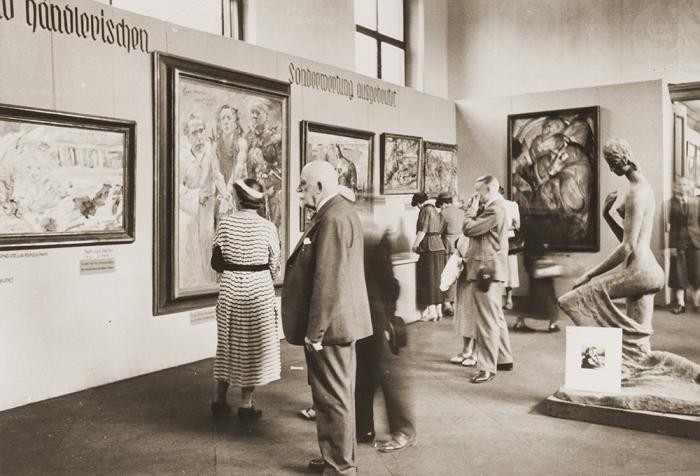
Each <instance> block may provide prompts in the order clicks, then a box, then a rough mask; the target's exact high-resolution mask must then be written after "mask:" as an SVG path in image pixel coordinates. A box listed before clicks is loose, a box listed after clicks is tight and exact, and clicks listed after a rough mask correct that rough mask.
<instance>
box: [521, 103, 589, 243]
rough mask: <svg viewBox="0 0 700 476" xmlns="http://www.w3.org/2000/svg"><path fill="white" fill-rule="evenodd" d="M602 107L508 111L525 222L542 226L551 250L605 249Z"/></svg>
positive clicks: (538, 227) (532, 225)
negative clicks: (601, 191)
mask: <svg viewBox="0 0 700 476" xmlns="http://www.w3.org/2000/svg"><path fill="white" fill-rule="evenodd" d="M598 109H599V108H598V107H597V106H593V107H583V108H576V109H562V110H557V111H543V112H532V113H527V114H516V115H511V116H508V177H509V180H510V194H511V198H512V200H514V201H516V202H517V203H518V205H519V207H520V215H521V218H522V221H523V223H529V224H530V225H531V228H532V229H533V230H540V231H542V233H543V234H542V233H538V240H540V241H541V242H542V247H543V249H545V250H554V251H598V250H599V248H600V244H599V231H598V222H599V220H598V144H599V129H598V124H599V122H598V114H599V111H598ZM523 231H524V232H526V231H527V230H526V229H525V227H524V228H523ZM540 235H541V236H540ZM526 239H527V237H526Z"/></svg>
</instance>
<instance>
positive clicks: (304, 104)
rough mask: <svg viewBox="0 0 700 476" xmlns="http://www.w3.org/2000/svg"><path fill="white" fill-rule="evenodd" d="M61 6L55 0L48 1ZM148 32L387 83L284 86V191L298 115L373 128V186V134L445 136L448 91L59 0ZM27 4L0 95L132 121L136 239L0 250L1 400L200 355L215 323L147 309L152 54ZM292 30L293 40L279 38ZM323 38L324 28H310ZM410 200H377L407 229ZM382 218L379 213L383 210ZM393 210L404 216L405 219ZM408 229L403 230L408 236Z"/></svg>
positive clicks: (40, 395) (172, 45) (243, 66)
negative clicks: (64, 24)
mask: <svg viewBox="0 0 700 476" xmlns="http://www.w3.org/2000/svg"><path fill="white" fill-rule="evenodd" d="M55 3H56V4H59V2H55ZM60 5H61V6H65V5H69V6H70V7H71V8H77V9H78V10H79V11H80V12H86V13H88V14H94V15H98V16H99V15H101V11H102V12H103V13H104V15H105V17H107V18H114V19H117V20H121V19H122V18H123V19H124V20H125V21H126V23H128V24H130V25H132V26H136V27H138V28H143V29H145V30H146V31H147V32H148V40H149V45H148V46H149V50H150V51H155V50H158V51H162V52H167V53H169V54H172V55H178V56H182V57H186V58H191V59H196V60H198V61H201V62H206V63H211V64H215V65H218V66H222V67H225V68H231V69H235V70H240V71H244V72H248V73H253V74H256V75H260V76H264V77H268V78H274V79H278V80H281V81H289V66H290V63H293V64H294V65H296V66H299V67H301V68H309V69H311V70H315V71H320V72H327V73H329V74H333V75H335V74H338V75H340V76H343V77H345V78H348V79H351V80H353V82H354V83H357V82H362V83H368V84H371V85H377V86H382V87H385V88H387V87H388V88H393V89H396V90H397V92H398V95H397V97H398V103H397V104H398V106H397V107H392V106H387V105H382V104H377V103H375V104H370V103H369V102H368V101H365V100H361V99H358V98H354V99H352V100H349V99H348V98H347V97H344V96H340V95H334V94H329V93H327V92H323V91H320V90H318V89H313V88H308V87H303V86H300V85H297V84H293V85H292V86H291V98H290V111H291V118H290V122H289V132H290V149H289V152H290V166H289V170H290V178H289V190H292V191H293V190H295V189H296V187H297V184H298V179H299V168H300V153H299V150H300V144H299V122H300V121H301V120H310V121H315V122H321V123H327V124H333V125H338V126H344V127H350V128H355V129H362V130H369V131H374V132H375V133H376V134H377V136H376V137H375V147H374V177H375V179H374V186H375V192H378V190H379V187H378V178H379V134H380V133H382V132H392V133H401V134H408V135H415V136H421V137H423V138H425V139H427V140H431V141H436V142H445V143H455V141H456V130H455V124H456V120H455V105H454V103H453V102H451V101H447V100H445V99H441V98H438V97H434V96H430V95H427V94H423V93H420V92H416V91H414V90H410V89H405V88H399V87H396V86H393V85H390V84H387V83H382V82H381V81H377V80H373V79H370V78H365V77H362V76H359V75H356V74H354V73H352V72H350V71H346V70H341V69H338V68H336V67H332V66H328V65H324V64H320V63H316V62H313V61H310V60H307V59H303V58H300V57H294V56H289V55H287V54H283V53H279V52H275V51H272V50H268V49H264V48H261V47H257V46H251V45H249V44H246V43H242V42H238V41H233V40H230V39H226V38H222V37H218V36H214V35H209V34H205V33H200V32H196V31H192V30H188V29H185V28H182V27H179V26H176V25H171V24H166V23H164V22H160V21H157V20H154V19H149V18H145V17H141V16H138V15H133V14H130V13H128V12H124V11H120V10H116V9H112V8H110V7H108V6H105V5H102V4H99V3H95V2H90V1H87V0H71V1H70V2H61V3H60ZM23 10H24V9H23V8H22V9H20V8H16V9H15V16H14V18H12V19H10V20H7V19H4V18H2V19H0V44H2V45H6V48H4V53H3V55H2V57H1V58H0V103H4V104H12V105H20V106H25V107H36V108H44V109H52V110H53V109H55V110H60V111H66V112H72V113H79V114H89V115H97V116H106V117H115V118H121V119H128V120H134V121H136V123H137V136H136V141H137V150H136V190H135V192H136V240H135V242H133V243H131V244H127V245H106V246H92V247H66V248H53V249H43V250H36V251H34V252H31V253H26V254H24V253H11V252H0V315H1V316H2V319H0V348H1V349H3V351H2V354H3V357H2V359H0V376H1V377H2V381H3V392H0V410H3V409H8V408H12V407H15V406H19V405H23V404H27V403H31V402H35V401H38V400H42V399H46V398H50V397H53V396H57V395H63V394H66V393H69V392H73V391H77V390H81V389H85V388H88V387H93V386H96V385H100V384H104V383H108V382H113V381H116V380H120V379H124V378H128V377H133V376H136V375H141V374H144V373H148V372H152V371H156V370H160V369H163V368H167V367H172V366H176V365H180V364H184V363H188V362H192V361H196V360H199V359H203V358H208V357H212V356H213V354H214V350H215V339H216V333H215V324H214V322H213V320H211V318H206V319H201V320H198V319H199V317H198V316H199V315H198V314H195V313H190V312H185V313H179V314H172V315H167V316H159V317H154V316H153V315H152V266H153V221H154V216H153V211H152V210H153V194H154V190H153V178H154V164H153V142H154V139H153V109H152V103H153V98H152V73H151V68H152V65H151V56H150V55H149V54H146V53H143V52H140V51H131V52H127V51H126V49H124V48H121V47H118V46H117V45H110V44H106V43H104V42H103V41H99V38H98V39H97V40H93V39H92V38H82V37H79V36H76V35H75V34H73V35H70V34H65V33H60V32H56V33H52V32H50V31H47V30H46V29H45V28H42V27H41V26H40V25H39V26H37V28H36V30H35V31H33V28H32V25H29V24H28V23H27V21H26V19H25V12H24V11H23ZM291 38H292V37H290V41H292V40H291ZM318 41H323V38H318ZM408 202H410V196H391V197H387V198H386V201H385V202H384V203H379V205H378V207H377V209H378V212H379V214H380V215H381V216H382V217H385V218H384V222H385V223H384V224H385V225H386V226H387V227H391V228H393V229H395V230H399V229H404V230H406V232H407V233H408V232H411V227H412V226H413V223H414V222H413V223H411V220H413V218H412V215H411V212H410V211H408V210H407V209H406V204H407V203H408ZM387 217H388V218H387ZM404 217H411V218H408V219H406V220H405V219H403V218H404ZM289 223H290V235H291V236H290V242H291V244H292V245H293V244H294V243H295V241H296V239H297V238H298V237H299V236H300V232H299V229H298V223H299V216H298V202H297V198H296V194H295V193H290V218H289ZM409 238H410V237H409ZM100 256H102V257H110V258H113V259H114V263H115V268H114V271H113V272H110V273H102V274H90V275H84V274H81V273H80V271H79V262H80V260H83V259H86V258H92V257H100Z"/></svg>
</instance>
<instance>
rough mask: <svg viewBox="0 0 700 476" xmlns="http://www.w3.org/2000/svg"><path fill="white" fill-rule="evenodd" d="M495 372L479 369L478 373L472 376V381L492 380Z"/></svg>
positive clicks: (483, 381)
mask: <svg viewBox="0 0 700 476" xmlns="http://www.w3.org/2000/svg"><path fill="white" fill-rule="evenodd" d="M494 377H496V374H495V373H493V372H487V371H486V370H480V371H479V373H478V374H476V375H475V376H473V377H472V379H471V382H472V383H486V382H488V381H489V380H493V379H494Z"/></svg>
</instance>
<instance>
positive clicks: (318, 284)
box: [282, 161, 372, 474]
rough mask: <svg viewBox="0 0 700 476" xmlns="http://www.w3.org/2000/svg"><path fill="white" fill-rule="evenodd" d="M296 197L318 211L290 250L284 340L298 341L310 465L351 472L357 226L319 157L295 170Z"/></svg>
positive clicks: (365, 319)
mask: <svg viewBox="0 0 700 476" xmlns="http://www.w3.org/2000/svg"><path fill="white" fill-rule="evenodd" d="M297 192H298V193H299V194H300V196H299V198H300V200H301V203H302V204H303V205H304V206H305V207H308V208H312V209H314V210H316V213H315V215H314V217H313V218H312V219H311V222H310V223H309V225H308V227H307V229H306V231H305V232H304V234H303V235H302V237H301V239H300V240H299V243H298V244H297V246H296V248H295V249H294V251H293V252H292V253H291V255H290V256H289V260H288V262H287V270H286V274H285V278H284V285H283V288H282V323H283V327H284V334H285V337H286V339H287V341H288V342H289V343H290V344H294V345H304V348H305V354H306V362H307V365H308V368H309V384H310V385H311V395H312V397H313V402H314V406H315V408H316V430H317V434H318V444H319V447H320V449H321V456H322V457H323V458H322V459H315V460H311V462H309V467H310V468H311V469H314V470H318V471H323V473H324V474H352V473H355V472H356V471H357V465H356V463H355V451H356V446H357V443H356V440H355V398H354V392H355V372H356V357H355V341H356V340H358V339H362V338H364V337H367V336H369V335H372V322H371V320H370V311H369V301H368V298H367V287H366V285H365V272H364V250H363V232H362V225H361V223H360V219H359V217H358V216H357V213H356V212H355V210H354V208H353V205H352V203H350V202H349V201H347V200H345V199H344V198H342V197H341V196H340V195H338V174H337V172H336V171H335V169H334V168H333V166H332V165H331V164H330V163H328V162H325V161H314V162H311V163H309V164H307V165H306V166H305V167H304V169H303V170H302V172H301V178H300V182H299V188H298V189H297Z"/></svg>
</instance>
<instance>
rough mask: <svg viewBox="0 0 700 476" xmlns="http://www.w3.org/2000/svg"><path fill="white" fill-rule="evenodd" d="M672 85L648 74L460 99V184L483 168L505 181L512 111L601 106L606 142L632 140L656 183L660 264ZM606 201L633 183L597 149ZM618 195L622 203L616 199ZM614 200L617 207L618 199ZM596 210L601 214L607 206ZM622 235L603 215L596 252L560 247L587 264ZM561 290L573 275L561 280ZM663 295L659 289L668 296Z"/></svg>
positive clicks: (469, 185) (467, 185)
mask: <svg viewBox="0 0 700 476" xmlns="http://www.w3.org/2000/svg"><path fill="white" fill-rule="evenodd" d="M667 96H668V93H667V86H666V85H665V83H664V82H663V81H661V80H656V81H644V82H638V83H628V84H619V85H610V86H598V87H591V88H579V89H568V90H560V91H552V92H542V93H533V94H520V95H514V96H503V97H498V98H488V99H483V98H482V99H469V100H460V101H457V139H458V140H457V141H458V143H459V145H460V164H469V167H464V166H462V167H460V169H459V188H460V191H461V192H462V193H470V191H471V190H473V188H474V181H475V179H476V178H477V177H479V176H480V175H483V174H487V173H488V174H493V175H495V176H496V177H497V178H498V179H499V180H500V181H502V182H503V183H507V166H508V163H507V156H508V149H507V147H508V122H507V121H508V115H509V114H520V113H526V112H537V111H550V110H556V109H568V108H578V107H587V106H599V107H600V122H599V127H600V136H599V137H600V144H601V146H600V147H599V152H602V144H604V143H605V142H606V141H607V140H608V139H612V138H623V139H626V140H627V141H628V142H629V143H630V145H631V147H632V150H633V153H634V155H635V157H636V159H637V160H638V161H639V164H640V167H641V170H642V172H643V174H644V176H645V177H646V178H647V180H648V181H649V183H650V184H651V186H652V188H653V189H654V193H655V198H656V204H657V214H656V224H655V227H654V232H653V237H652V243H651V246H652V250H653V252H654V254H655V256H656V257H657V259H658V260H659V262H660V263H664V262H665V260H666V252H665V250H664V247H665V245H664V234H663V225H662V215H661V213H660V211H659V210H660V205H661V203H662V202H663V200H664V199H666V198H668V197H669V195H670V180H671V178H670V169H669V168H668V167H665V166H664V163H669V164H670V163H671V153H672V149H671V147H670V146H672V142H671V137H669V135H668V134H667V133H666V132H665V131H668V130H669V126H668V124H672V123H671V122H669V121H670V118H669V117H668V115H669V110H668V107H670V101H669V100H668V97H667ZM599 174H600V175H599V177H600V181H599V184H600V185H599V187H600V192H599V193H600V195H599V196H600V203H601V204H602V200H603V199H604V198H605V197H606V196H607V195H608V193H610V192H612V191H614V190H618V191H619V194H618V197H619V198H620V199H621V197H622V195H623V193H624V191H625V190H627V188H628V185H627V182H626V180H625V179H624V178H620V177H617V176H615V175H613V174H612V173H610V171H609V169H608V167H607V165H606V164H605V161H604V160H603V157H602V155H601V156H599ZM619 204H620V202H618V205H619ZM618 205H616V206H618ZM595 213H596V214H597V215H598V216H600V214H601V210H600V209H598V210H597V211H595ZM617 243H618V241H617V240H616V238H615V237H614V235H613V234H612V232H611V231H610V230H609V228H608V227H607V225H606V224H605V222H604V221H603V220H602V219H601V220H600V251H599V252H597V253H568V254H561V257H562V258H564V259H565V260H570V261H571V260H573V261H575V262H576V263H578V264H580V265H582V266H583V267H584V268H585V269H589V268H590V267H591V266H593V265H595V264H597V263H598V262H600V261H601V260H603V259H604V258H605V257H606V256H607V255H608V254H609V253H610V252H611V251H612V250H613V249H614V248H615V246H616V245H617ZM520 276H521V280H522V282H523V283H524V286H523V287H522V288H521V289H520V290H518V293H520V294H523V293H525V292H527V280H526V279H523V278H526V276H527V275H526V274H525V273H524V271H523V270H522V268H521V270H520ZM558 284H559V287H560V289H558V293H561V292H563V291H564V290H565V289H566V287H567V286H570V284H571V282H570V281H569V280H560V282H559V283H558ZM662 298H663V296H659V299H662Z"/></svg>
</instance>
